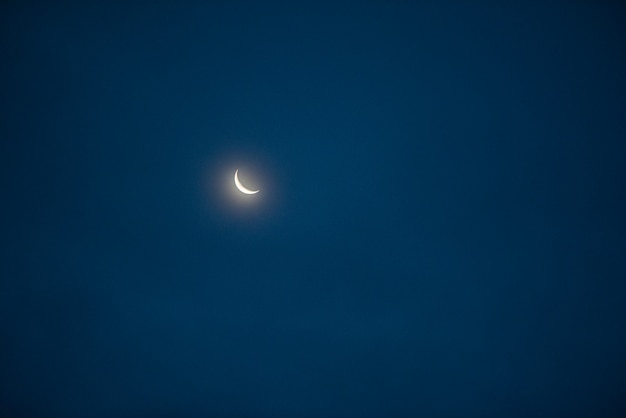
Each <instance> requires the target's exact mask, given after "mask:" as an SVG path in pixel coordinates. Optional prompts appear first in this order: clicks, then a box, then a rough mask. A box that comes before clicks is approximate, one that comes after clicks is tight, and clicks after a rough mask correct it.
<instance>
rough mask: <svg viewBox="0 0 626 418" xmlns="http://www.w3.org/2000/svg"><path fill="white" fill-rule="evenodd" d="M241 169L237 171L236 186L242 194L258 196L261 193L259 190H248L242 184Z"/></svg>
mask: <svg viewBox="0 0 626 418" xmlns="http://www.w3.org/2000/svg"><path fill="white" fill-rule="evenodd" d="M238 174H239V169H237V170H236V171H235V186H237V188H238V189H239V191H240V192H241V193H245V194H256V193H258V192H259V190H250V189H248V188H246V187H245V186H244V185H243V184H241V182H240V181H239V176H238Z"/></svg>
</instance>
